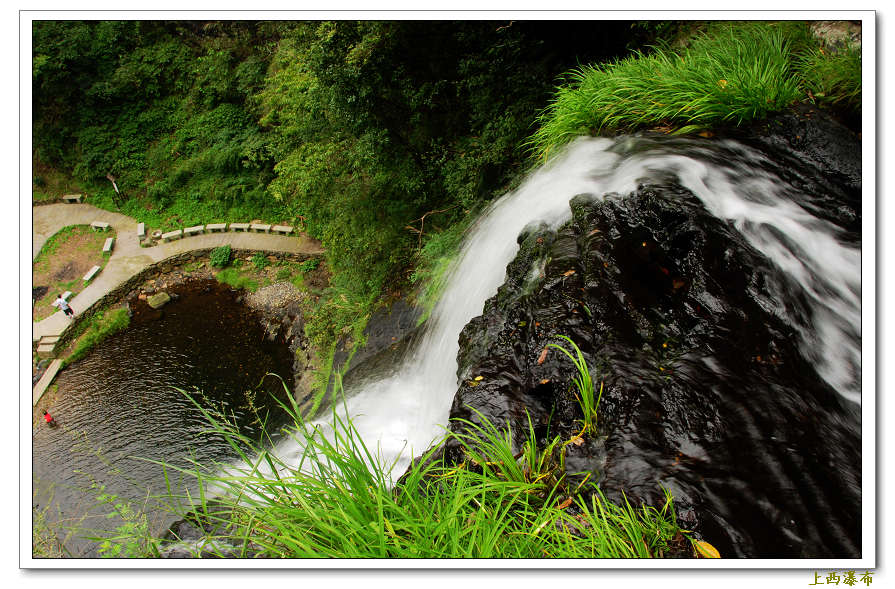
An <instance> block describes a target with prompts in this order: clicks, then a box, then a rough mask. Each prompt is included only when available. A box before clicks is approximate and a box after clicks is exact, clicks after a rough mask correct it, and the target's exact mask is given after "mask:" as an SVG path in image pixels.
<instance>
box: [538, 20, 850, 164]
mask: <svg viewBox="0 0 895 589" xmlns="http://www.w3.org/2000/svg"><path fill="white" fill-rule="evenodd" d="M842 68H845V69H844V70H843V71H842V72H839V73H837V74H835V75H834V74H833V72H836V71H837V70H840V69H842ZM567 79H568V84H567V85H564V86H562V87H560V88H558V89H557V91H556V95H555V98H554V99H553V102H552V104H551V105H550V106H549V107H548V108H547V109H546V110H545V111H544V112H543V113H541V115H540V116H539V123H540V127H539V129H538V130H537V131H536V132H535V133H534V135H533V136H532V137H531V138H530V139H529V142H528V143H529V146H530V147H531V148H532V150H533V151H534V152H535V153H536V154H537V155H538V156H539V157H542V158H544V157H546V156H548V155H549V152H550V150H551V149H553V148H555V147H559V146H561V145H564V144H565V143H568V142H569V141H571V140H572V139H574V138H575V137H578V136H580V135H588V134H593V133H600V132H603V131H625V130H630V129H635V128H637V127H641V126H645V125H670V126H673V127H679V128H681V129H680V130H681V131H686V130H691V129H695V128H705V127H708V126H711V125H717V124H720V123H733V124H741V123H743V122H746V121H750V120H754V119H759V118H762V117H764V116H767V115H768V114H769V113H772V112H778V111H781V110H783V109H785V108H786V107H788V106H789V105H791V104H792V103H793V102H795V101H796V100H799V99H801V98H805V99H808V98H809V97H810V95H809V94H808V91H809V90H811V89H812V88H813V89H814V90H813V95H818V94H820V95H821V96H824V97H825V98H826V99H827V100H835V99H834V98H831V97H830V96H831V94H832V95H836V94H837V93H839V94H841V95H842V97H843V99H845V98H847V97H849V96H851V97H854V96H860V53H859V52H854V51H851V52H846V53H844V54H843V55H842V57H837V58H835V59H830V58H829V56H828V55H826V54H824V53H823V52H822V51H820V50H819V44H818V41H817V40H816V39H814V38H813V37H812V36H811V34H810V32H809V31H808V25H807V23H798V22H779V23H764V22H740V23H713V24H711V25H710V26H709V27H708V29H707V30H706V31H705V32H702V33H698V34H697V35H696V36H695V37H693V38H692V39H691V41H690V43H689V45H688V46H687V47H685V48H681V49H674V48H671V47H669V46H661V47H656V48H654V50H653V51H652V52H651V53H642V52H640V51H637V52H635V53H634V54H633V55H632V56H631V57H628V58H625V59H622V60H620V61H615V62H611V63H606V64H596V65H587V66H583V67H581V68H579V69H577V70H574V71H572V72H570V73H569V74H567ZM843 79H845V80H848V82H844V81H843ZM819 88H823V90H818V89H819ZM828 93H831V94H828Z"/></svg>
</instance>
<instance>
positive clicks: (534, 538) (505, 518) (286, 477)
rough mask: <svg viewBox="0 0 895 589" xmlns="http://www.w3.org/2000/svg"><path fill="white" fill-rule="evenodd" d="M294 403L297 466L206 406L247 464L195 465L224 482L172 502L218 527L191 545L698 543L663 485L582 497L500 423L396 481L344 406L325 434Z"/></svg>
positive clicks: (474, 547)
mask: <svg viewBox="0 0 895 589" xmlns="http://www.w3.org/2000/svg"><path fill="white" fill-rule="evenodd" d="M197 408H199V410H200V411H203V412H204V409H203V408H202V407H201V406H200V405H198V404H197ZM295 409H296V408H295V407H293V417H295V425H294V428H291V430H290V435H291V437H292V438H293V440H294V441H295V442H296V446H297V448H299V450H298V454H297V455H296V456H293V458H291V459H290V464H286V463H285V462H284V461H283V460H281V459H280V458H279V457H278V456H276V455H275V454H273V453H272V452H271V451H268V450H266V449H263V448H259V447H258V446H257V445H256V444H255V443H254V442H253V441H252V440H250V439H248V438H247V437H245V436H243V435H241V434H240V433H239V432H238V431H236V429H235V428H234V427H232V426H230V425H227V424H223V423H221V422H218V421H215V420H214V419H213V418H212V417H211V416H210V415H209V414H207V413H206V417H208V418H209V419H210V421H211V423H212V427H211V428H210V429H211V433H213V434H214V435H221V436H224V437H225V438H226V439H227V440H228V441H229V442H230V445H231V446H232V447H233V448H234V450H235V451H236V452H238V453H239V456H240V459H241V463H242V464H243V466H242V467H234V466H232V465H220V467H221V468H220V470H219V472H220V473H221V474H219V475H211V476H209V475H207V474H201V473H208V472H209V470H208V469H207V468H204V467H206V466H208V465H200V464H198V463H196V467H195V469H194V471H193V472H190V473H189V474H192V475H194V476H196V477H197V478H198V482H199V487H200V489H215V490H216V492H215V497H214V499H213V500H211V499H210V498H209V495H208V494H207V493H201V494H200V497H198V498H197V497H192V498H191V497H173V496H171V497H169V502H170V503H171V504H172V505H175V504H176V505H180V506H181V508H180V509H181V511H179V512H178V513H177V515H178V516H180V517H188V518H190V519H191V521H194V522H195V523H197V524H199V525H200V526H202V527H203V528H204V529H206V530H217V532H211V533H209V534H208V535H207V536H206V537H205V538H203V539H201V540H200V541H199V542H196V543H194V544H193V547H194V548H193V549H195V550H202V549H204V550H206V551H209V552H212V553H216V554H219V555H221V556H230V557H233V556H236V557H256V558H264V557H272V558H467V557H468V558H647V557H661V556H664V555H667V554H668V553H669V551H670V550H678V551H679V550H681V549H682V546H683V547H684V549H686V548H688V547H689V541H688V540H686V539H685V538H684V536H683V535H682V534H681V530H680V528H679V527H678V525H677V523H676V520H675V512H674V506H673V503H672V500H671V497H670V496H669V495H668V494H667V493H666V500H665V502H664V504H663V505H661V506H659V507H658V508H654V507H649V506H644V507H640V508H636V509H635V508H634V507H632V506H631V505H630V504H628V502H627V501H625V502H624V505H615V504H612V503H610V502H608V501H607V500H606V499H605V497H604V496H603V495H602V493H601V492H600V490H599V489H598V488H597V487H596V486H595V485H592V484H591V485H590V487H589V489H588V490H589V491H591V492H590V493H588V494H587V495H585V494H579V493H578V492H577V489H575V490H571V489H569V488H568V487H567V486H566V485H565V484H564V482H563V477H562V475H561V474H560V475H559V476H558V477H557V476H552V477H550V476H542V475H536V476H534V475H533V474H532V472H531V469H530V468H528V467H527V466H526V465H530V464H535V463H541V466H540V467H539V470H545V471H546V470H550V471H551V472H554V473H561V469H559V470H557V469H555V468H554V466H555V465H554V466H551V467H550V468H545V467H544V465H543V464H542V463H543V460H541V458H543V457H541V458H538V457H534V456H532V457H529V458H525V457H523V458H522V460H521V461H520V462H519V463H517V459H516V458H515V457H514V452H513V449H512V447H511V443H510V439H511V436H510V435H509V432H503V431H501V430H499V429H498V428H497V427H495V426H493V425H491V424H487V425H488V426H489V427H480V428H479V429H478V430H474V433H473V434H470V433H464V434H448V435H449V436H456V439H457V441H458V442H459V443H460V446H461V447H462V448H463V450H464V454H465V456H466V458H465V460H464V462H463V463H461V464H459V465H457V464H449V463H446V462H444V461H443V460H442V459H440V458H439V457H438V456H437V455H436V454H434V453H433V452H432V451H430V452H429V453H427V454H426V455H425V456H423V457H421V459H420V460H416V461H414V462H413V464H412V466H411V467H410V469H409V470H408V471H407V473H405V475H404V476H402V477H401V478H400V480H398V482H397V483H395V484H392V482H391V478H392V476H391V475H392V474H394V473H392V472H391V468H392V467H393V465H388V464H386V465H383V464H381V459H380V457H379V456H378V455H377V453H376V452H375V451H374V450H372V449H371V448H369V447H368V446H367V445H366V444H365V442H364V440H362V439H361V437H360V435H359V433H358V431H357V430H356V429H355V427H354V425H353V423H352V422H351V421H350V420H344V419H341V418H340V417H339V415H338V414H337V413H336V412H335V411H334V412H333V415H332V423H333V424H334V427H333V429H332V430H331V431H330V430H329V429H328V428H327V430H326V433H325V435H324V431H323V430H322V429H321V428H320V426H312V425H310V424H307V423H305V422H303V421H302V420H301V419H300V418H298V417H297V411H295ZM480 417H481V416H480ZM467 425H471V424H469V423H468V422H467ZM530 437H532V438H533V437H534V434H533V432H532V433H531V436H530ZM528 446H529V445H526V448H528ZM528 451H530V449H529V450H528ZM221 491H222V492H221ZM116 541H121V542H124V541H129V542H130V543H131V545H134V544H135V543H134V542H132V541H130V540H128V539H127V538H122V537H118V538H116ZM137 544H139V543H137ZM153 546H154V548H153V550H155V548H158V549H159V550H160V551H162V552H164V550H165V545H163V544H162V543H160V542H156V543H155V544H153ZM151 552H152V551H150V553H148V554H146V555H145V556H151V555H152V554H151Z"/></svg>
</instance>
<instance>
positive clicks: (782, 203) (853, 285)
mask: <svg viewBox="0 0 895 589" xmlns="http://www.w3.org/2000/svg"><path fill="white" fill-rule="evenodd" d="M628 141H631V139H630V138H619V139H614V140H613V139H603V138H600V139H592V138H586V139H580V140H578V141H576V142H574V143H573V144H572V145H570V146H569V148H568V149H566V150H565V151H564V152H563V154H562V155H560V156H558V157H556V158H555V159H553V160H552V161H551V162H549V163H548V164H547V165H545V166H544V167H542V168H540V169H538V170H537V171H535V172H534V173H532V174H531V175H530V177H529V178H528V179H526V181H525V182H524V183H523V184H522V186H521V187H520V188H519V189H517V190H516V191H514V192H512V193H509V194H507V195H505V196H503V197H501V198H500V199H498V200H497V201H496V202H495V203H494V204H493V205H492V206H491V207H490V208H489V209H488V210H487V211H486V212H485V213H484V214H483V215H482V216H481V218H480V219H479V220H478V222H477V223H476V224H475V226H474V227H473V228H472V229H471V231H470V232H469V234H468V236H467V239H466V241H465V243H464V245H463V249H462V251H461V253H460V255H459V256H458V259H457V260H456V261H455V263H454V265H453V267H452V269H451V270H450V271H449V275H448V276H447V281H446V284H447V286H446V288H445V292H444V293H443V295H442V298H441V299H440V301H439V303H438V304H437V306H436V308H435V309H434V311H433V312H432V315H431V317H430V318H429V320H428V324H427V327H426V330H425V333H424V335H423V336H422V338H421V339H420V341H419V342H418V343H417V344H416V346H415V347H414V349H413V350H412V351H411V352H410V353H409V354H408V356H407V357H406V358H405V360H404V362H403V363H402V364H401V365H400V366H397V367H396V368H395V372H394V373H393V374H392V375H391V376H388V377H386V378H383V379H381V380H379V381H377V382H372V383H370V382H368V383H365V384H363V385H362V386H361V387H360V388H361V390H353V391H352V390H348V391H345V397H346V401H345V404H344V405H343V407H342V408H341V409H340V411H347V413H348V416H350V418H351V419H352V420H353V423H354V426H355V427H356V429H357V431H358V432H359V434H360V435H361V436H362V437H363V439H364V441H365V443H366V445H367V447H368V448H370V449H371V450H372V451H374V452H376V453H377V454H378V456H379V460H380V461H381V464H383V465H394V467H393V469H392V471H391V475H392V478H393V479H395V478H397V477H398V476H400V475H401V473H403V472H404V470H405V469H406V467H407V466H408V465H409V463H410V461H411V460H412V458H413V457H415V456H419V455H420V454H421V453H423V452H424V451H425V450H426V449H427V448H428V447H429V446H430V445H431V443H432V442H433V441H435V440H436V439H438V438H439V437H440V436H441V435H443V433H444V431H445V427H446V425H447V421H448V413H449V411H450V407H451V403H452V401H453V396H454V393H455V392H456V390H457V386H458V382H457V375H456V372H457V352H458V350H459V344H458V337H459V334H460V331H461V330H462V329H463V327H464V326H465V325H466V323H468V322H469V320H470V319H472V318H473V317H475V316H477V315H479V314H481V313H482V309H483V306H484V303H485V301H486V300H487V299H488V298H489V297H491V296H493V295H494V294H495V293H496V292H497V289H498V287H499V286H500V285H501V284H502V283H503V282H504V280H505V278H506V276H505V269H506V266H507V264H508V263H509V262H510V261H511V260H512V258H513V257H514V256H515V254H516V252H517V248H518V246H517V242H516V238H517V236H518V235H519V233H520V232H521V231H522V230H523V229H524V228H525V226H526V225H528V224H530V223H532V222H538V221H543V222H546V223H547V224H548V225H550V226H552V227H558V226H559V225H561V224H562V223H564V222H565V221H567V220H568V219H570V218H571V212H570V210H569V201H570V200H571V198H572V197H574V196H576V195H578V194H582V193H590V194H593V195H596V196H598V197H602V196H603V195H605V194H607V193H617V194H620V195H624V194H627V193H629V192H631V191H633V190H635V189H636V188H637V186H638V184H641V183H643V182H644V180H647V179H649V178H650V177H653V176H655V174H661V175H662V176H663V177H667V175H668V174H669V173H672V174H674V175H675V176H676V177H677V178H678V181H679V183H680V184H681V185H683V186H685V187H686V188H688V189H689V190H690V191H692V192H693V193H694V194H695V195H696V196H697V197H699V198H700V199H701V200H702V202H703V203H704V205H705V206H706V208H707V209H708V210H709V211H710V212H711V213H712V214H714V215H715V216H717V217H719V218H721V219H725V220H729V221H730V222H731V223H733V225H734V226H735V227H736V228H737V229H738V230H739V231H740V232H741V233H742V234H743V235H744V236H745V237H746V238H747V240H748V241H749V242H750V243H751V244H752V245H753V246H754V247H755V248H756V249H758V250H759V251H761V252H763V253H764V254H765V255H766V256H767V257H768V258H769V259H770V260H772V261H773V262H774V263H775V264H776V265H777V266H778V267H779V268H780V269H781V270H783V271H784V272H787V273H789V274H790V275H791V276H792V277H793V279H794V280H795V281H796V282H797V283H799V284H801V285H802V287H803V288H804V291H805V293H806V295H807V298H808V299H809V300H810V304H811V307H812V313H813V322H814V329H813V333H807V330H806V333H802V334H801V335H802V340H803V341H802V342H801V345H802V349H803V352H804V353H805V355H806V356H807V357H809V358H811V359H812V360H813V361H814V362H815V363H816V365H817V366H818V369H819V371H820V373H821V375H822V376H823V377H824V378H825V379H826V380H827V381H828V382H829V384H830V385H832V386H833V388H834V389H836V390H837V391H839V392H840V393H841V394H842V395H843V396H844V397H845V398H847V399H849V400H851V401H853V402H856V403H860V398H861V397H860V395H861V393H860V367H861V349H860V334H861V323H860V320H861V265H860V256H861V252H860V249H856V248H854V247H851V246H847V245H844V244H842V243H840V242H839V241H837V239H836V238H835V234H836V230H835V228H834V227H833V226H832V225H830V224H829V223H827V222H825V221H823V220H821V219H818V218H817V217H815V216H813V215H811V214H810V213H808V212H807V211H806V210H804V209H802V208H801V207H799V206H798V205H797V204H795V203H794V202H793V201H792V200H791V199H789V198H785V197H784V196H782V195H781V194H780V190H781V188H780V180H779V179H777V178H775V177H773V176H769V175H767V174H766V173H765V172H763V171H762V170H761V169H760V166H758V165H754V164H757V160H758V159H760V157H761V156H759V155H757V154H755V153H754V152H751V151H749V150H747V149H745V148H742V147H738V146H737V144H735V143H727V144H725V146H726V147H727V148H728V149H730V150H735V151H738V152H741V153H742V158H743V159H742V160H741V161H740V162H729V165H727V166H725V167H724V168H721V167H718V166H716V165H714V164H710V163H707V161H708V159H705V160H703V159H702V158H699V157H698V155H697V156H696V157H693V155H692V154H693V153H694V151H688V153H689V154H691V155H686V156H685V155H675V154H674V153H673V152H670V151H668V150H663V149H661V148H656V149H647V150H644V151H639V152H637V153H634V154H632V155H626V154H625V151H626V142H628ZM695 152H696V153H698V148H697V149H696V150H695ZM770 228H775V229H776V230H777V231H778V232H779V233H781V234H783V235H785V236H788V237H789V239H790V240H791V241H792V242H794V243H796V244H799V246H800V247H799V248H798V249H799V251H798V252H796V253H794V252H793V251H791V246H787V244H785V243H781V241H780V240H779V239H777V238H776V237H775V232H774V231H771V230H770ZM772 312H773V310H772ZM313 425H316V426H317V427H318V428H319V429H320V431H321V432H323V433H324V435H326V432H327V430H328V428H330V427H331V426H330V425H329V424H328V423H326V422H324V421H320V422H317V423H315V424H313ZM273 453H274V454H275V455H277V456H279V457H280V459H282V460H283V461H284V462H285V463H286V464H296V463H297V462H298V460H299V459H300V457H301V454H302V448H301V447H299V445H298V442H296V441H294V440H291V439H288V440H286V441H284V442H281V443H280V444H279V445H278V447H277V448H276V449H275V450H274V451H273Z"/></svg>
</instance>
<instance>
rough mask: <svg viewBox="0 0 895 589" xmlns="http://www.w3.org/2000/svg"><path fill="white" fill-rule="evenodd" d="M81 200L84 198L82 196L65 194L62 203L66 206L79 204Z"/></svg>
mask: <svg viewBox="0 0 895 589" xmlns="http://www.w3.org/2000/svg"><path fill="white" fill-rule="evenodd" d="M82 198H84V195H83V194H65V195H63V196H62V202H65V203H68V204H73V203H79V202H81V199H82Z"/></svg>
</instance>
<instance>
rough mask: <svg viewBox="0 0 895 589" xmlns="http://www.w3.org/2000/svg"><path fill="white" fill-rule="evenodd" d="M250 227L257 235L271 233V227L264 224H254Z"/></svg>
mask: <svg viewBox="0 0 895 589" xmlns="http://www.w3.org/2000/svg"><path fill="white" fill-rule="evenodd" d="M250 227H251V229H252V231H254V232H256V233H270V225H265V224H263V223H252V224H251V225H250Z"/></svg>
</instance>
